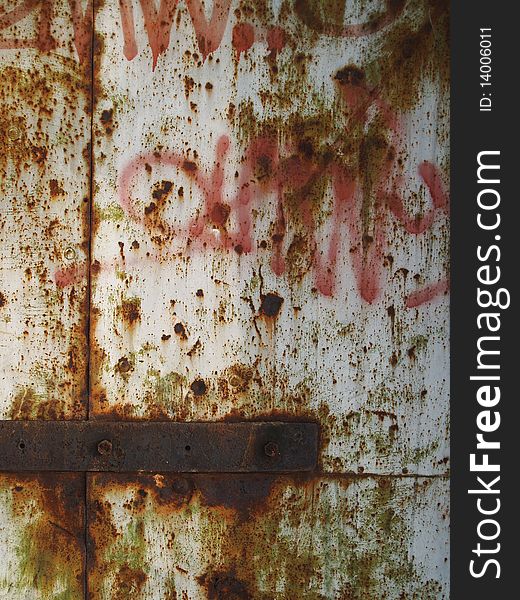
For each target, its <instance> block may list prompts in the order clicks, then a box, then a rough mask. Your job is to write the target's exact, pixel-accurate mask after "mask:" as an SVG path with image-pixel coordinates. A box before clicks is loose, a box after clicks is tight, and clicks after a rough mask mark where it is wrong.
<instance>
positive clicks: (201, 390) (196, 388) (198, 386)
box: [190, 379, 208, 396]
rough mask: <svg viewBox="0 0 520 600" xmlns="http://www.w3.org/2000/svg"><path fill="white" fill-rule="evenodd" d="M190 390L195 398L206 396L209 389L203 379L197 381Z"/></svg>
mask: <svg viewBox="0 0 520 600" xmlns="http://www.w3.org/2000/svg"><path fill="white" fill-rule="evenodd" d="M190 389H191V391H192V392H193V393H194V394H195V396H204V394H205V393H206V392H207V389H208V388H207V385H206V382H205V381H204V380H203V379H195V381H194V382H193V383H192V384H191V385H190Z"/></svg>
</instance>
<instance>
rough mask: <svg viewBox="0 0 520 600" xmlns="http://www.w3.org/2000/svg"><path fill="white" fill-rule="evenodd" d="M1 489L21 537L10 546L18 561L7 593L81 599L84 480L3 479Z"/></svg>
mask: <svg viewBox="0 0 520 600" xmlns="http://www.w3.org/2000/svg"><path fill="white" fill-rule="evenodd" d="M0 488H1V489H2V490H8V491H10V494H11V498H12V511H13V523H14V524H15V525H16V526H17V527H20V528H21V534H20V537H19V538H18V539H16V540H10V541H9V546H11V545H12V546H13V547H14V549H15V552H16V554H17V556H18V561H19V562H18V564H17V568H16V569H15V570H14V571H13V572H12V573H10V574H9V578H10V579H11V587H10V588H9V589H10V590H11V593H13V594H15V595H16V592H15V590H19V593H20V594H23V593H31V590H32V591H34V593H37V594H39V595H41V596H42V597H49V598H51V597H57V595H59V597H63V598H81V597H83V595H84V588H83V585H84V564H85V560H86V552H85V505H84V498H85V484H84V477H83V476H82V475H78V474H71V473H59V474H56V473H48V474H45V475H26V476H25V475H22V476H20V475H5V474H4V475H3V476H2V478H1V481H0ZM64 548H66V550H67V551H66V552H64Z"/></svg>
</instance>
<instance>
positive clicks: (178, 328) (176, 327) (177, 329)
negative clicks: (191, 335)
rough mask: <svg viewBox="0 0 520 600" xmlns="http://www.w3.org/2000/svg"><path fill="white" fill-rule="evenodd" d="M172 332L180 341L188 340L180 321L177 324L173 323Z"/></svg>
mask: <svg viewBox="0 0 520 600" xmlns="http://www.w3.org/2000/svg"><path fill="white" fill-rule="evenodd" d="M173 331H175V333H176V334H177V335H178V336H179V337H180V338H181V339H182V340H187V339H188V336H187V335H186V329H185V327H184V325H183V324H182V323H181V322H180V321H179V322H178V323H175V325H174V326H173Z"/></svg>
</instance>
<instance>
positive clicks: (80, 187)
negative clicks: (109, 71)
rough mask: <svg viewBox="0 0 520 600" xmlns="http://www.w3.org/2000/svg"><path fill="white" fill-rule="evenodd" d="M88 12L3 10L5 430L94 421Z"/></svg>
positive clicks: (0, 323) (0, 287) (63, 0)
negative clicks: (32, 422) (90, 402)
mask: <svg viewBox="0 0 520 600" xmlns="http://www.w3.org/2000/svg"><path fill="white" fill-rule="evenodd" d="M71 6H73V7H74V10H73V11H72V12H71ZM82 11H83V7H82V6H81V3H79V2H69V0H52V1H47V2H43V1H31V2H27V1H26V2H21V1H20V0H2V2H1V3H0V145H1V148H2V151H1V155H0V203H1V208H0V381H1V386H2V392H1V394H0V418H4V419H6V418H8V419H53V418H83V417H84V416H85V415H86V409H87V402H86V387H87V378H86V375H87V354H88V352H87V338H86V329H87V318H88V315H87V308H88V293H87V288H88V280H87V276H86V275H87V271H88V269H87V262H88V255H89V193H90V182H89V179H90V138H91V135H90V120H91V118H90V104H91V85H90V82H91V72H90V67H89V62H90V61H89V60H88V58H89V56H90V51H91V50H90V46H91V44H90V40H91V36H92V18H91V17H92V15H91V14H90V15H89V14H88V11H87V12H86V13H84V12H82ZM80 17H81V18H80ZM83 17H84V18H83ZM89 17H90V19H89Z"/></svg>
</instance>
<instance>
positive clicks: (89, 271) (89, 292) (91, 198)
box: [86, 0, 96, 420]
mask: <svg viewBox="0 0 520 600" xmlns="http://www.w3.org/2000/svg"><path fill="white" fill-rule="evenodd" d="M95 24H96V0H92V32H91V41H90V152H89V206H88V210H89V214H88V252H87V263H88V264H87V339H86V344H87V374H86V377H87V382H86V383H87V385H86V388H87V406H86V418H87V420H88V419H89V418H90V393H91V367H92V361H91V347H90V346H91V344H90V341H91V337H92V336H91V307H92V241H93V240H92V222H93V211H94V106H95V102H94V90H95V85H94V59H95V56H94V43H95Z"/></svg>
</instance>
